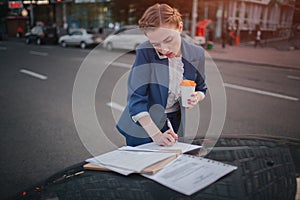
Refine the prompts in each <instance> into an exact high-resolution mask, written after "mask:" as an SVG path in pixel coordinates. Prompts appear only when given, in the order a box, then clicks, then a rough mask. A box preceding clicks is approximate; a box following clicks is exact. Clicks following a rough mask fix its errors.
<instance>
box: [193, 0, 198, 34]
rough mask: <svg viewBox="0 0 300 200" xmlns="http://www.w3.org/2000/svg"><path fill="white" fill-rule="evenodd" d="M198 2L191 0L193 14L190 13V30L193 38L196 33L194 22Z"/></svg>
mask: <svg viewBox="0 0 300 200" xmlns="http://www.w3.org/2000/svg"><path fill="white" fill-rule="evenodd" d="M197 10H198V0H193V12H192V29H191V36H192V38H195V33H196V21H197V17H198V16H197V15H198V14H197V13H198V11H197Z"/></svg>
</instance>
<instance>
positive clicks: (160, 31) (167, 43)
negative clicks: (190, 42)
mask: <svg viewBox="0 0 300 200" xmlns="http://www.w3.org/2000/svg"><path fill="white" fill-rule="evenodd" d="M181 32H182V25H179V27H176V26H175V25H168V24H165V25H162V26H160V27H159V28H157V29H155V30H151V31H148V32H147V37H148V38H149V41H150V43H151V44H152V45H153V47H154V48H155V49H156V50H157V51H158V52H159V53H161V54H162V55H165V56H167V57H169V58H173V57H175V56H179V55H180V54H181V52H180V48H181V37H180V33H181Z"/></svg>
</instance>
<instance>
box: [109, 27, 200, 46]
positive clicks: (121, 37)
mask: <svg viewBox="0 0 300 200" xmlns="http://www.w3.org/2000/svg"><path fill="white" fill-rule="evenodd" d="M181 37H183V38H184V39H185V40H187V41H188V42H191V43H194V44H196V45H201V43H200V41H199V40H196V39H193V38H192V37H191V36H190V35H189V34H188V33H187V32H186V31H183V32H182V33H181ZM147 40H148V38H147V37H146V36H145V34H144V33H143V32H142V31H141V30H140V29H139V28H138V26H134V25H132V26H124V27H123V28H121V29H120V30H118V31H115V32H113V33H112V34H110V35H109V36H107V37H106V38H105V40H104V41H103V47H104V48H106V49H107V50H109V51H111V50H113V49H125V50H135V49H136V47H137V46H138V45H139V44H141V43H143V42H145V41H147Z"/></svg>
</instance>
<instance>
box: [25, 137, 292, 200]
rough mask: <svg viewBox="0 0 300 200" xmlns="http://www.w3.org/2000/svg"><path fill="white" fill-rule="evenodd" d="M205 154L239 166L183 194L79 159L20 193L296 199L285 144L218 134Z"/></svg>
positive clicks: (139, 198) (61, 196) (224, 199)
mask: <svg viewBox="0 0 300 200" xmlns="http://www.w3.org/2000/svg"><path fill="white" fill-rule="evenodd" d="M207 142H209V141H205V143H206V144H207ZM193 143H194V144H203V141H202V140H201V139H197V140H194V141H193ZM205 157H206V158H209V159H213V160H217V161H220V162H224V163H228V164H231V165H235V166H237V167H238V169H237V170H235V171H233V172H232V173H230V174H228V175H226V176H224V177H223V178H221V179H220V180H218V181H217V182H215V183H213V184H211V185H209V186H208V187H206V188H204V189H203V190H200V191H199V192H197V193H195V194H193V195H191V196H185V195H183V194H180V193H178V192H175V191H173V190H171V189H169V188H167V187H164V186H162V185H160V184H158V183H156V182H154V181H152V180H150V179H147V178H144V177H142V176H140V175H137V174H134V175H130V176H128V177H126V176H122V175H119V174H117V173H114V172H99V171H88V170H84V169H83V168H82V166H83V164H84V163H79V164H78V165H76V166H72V167H70V168H68V169H65V170H64V171H62V172H60V173H57V174H55V175H54V176H52V177H50V178H49V179H48V180H47V181H46V182H45V183H43V184H42V185H41V186H39V188H41V190H39V191H36V189H32V190H29V191H28V192H27V195H26V196H23V197H21V199H77V200H78V199H124V200H128V199H137V200H142V199H151V200H152V199H153V200H157V199H174V200H175V199H176V200H177V199H201V200H294V199H295V195H296V172H295V166H294V164H293V159H292V157H291V154H290V152H289V149H288V147H287V146H286V145H284V144H281V143H278V142H271V141H265V140H253V139H228V138H221V139H219V140H218V142H217V144H216V145H215V147H214V148H212V149H211V151H209V153H208V154H207V155H206V156H205ZM35 188H36V187H35Z"/></svg>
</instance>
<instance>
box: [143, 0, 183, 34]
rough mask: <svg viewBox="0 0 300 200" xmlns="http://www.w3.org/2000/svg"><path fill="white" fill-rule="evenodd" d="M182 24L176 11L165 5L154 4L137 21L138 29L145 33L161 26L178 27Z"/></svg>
mask: <svg viewBox="0 0 300 200" xmlns="http://www.w3.org/2000/svg"><path fill="white" fill-rule="evenodd" d="M180 23H182V18H181V14H180V13H179V12H178V10H177V9H175V8H172V7H171V6H169V5H167V4H159V3H157V4H155V5H153V6H151V7H149V8H148V9H147V10H146V11H145V12H144V14H143V16H142V18H141V19H140V20H139V27H140V28H141V29H142V30H144V31H146V30H148V29H153V28H158V27H160V26H161V25H163V24H170V25H172V24H174V25H175V26H176V27H178V26H179V25H180Z"/></svg>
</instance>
